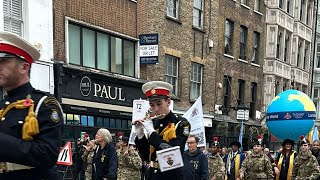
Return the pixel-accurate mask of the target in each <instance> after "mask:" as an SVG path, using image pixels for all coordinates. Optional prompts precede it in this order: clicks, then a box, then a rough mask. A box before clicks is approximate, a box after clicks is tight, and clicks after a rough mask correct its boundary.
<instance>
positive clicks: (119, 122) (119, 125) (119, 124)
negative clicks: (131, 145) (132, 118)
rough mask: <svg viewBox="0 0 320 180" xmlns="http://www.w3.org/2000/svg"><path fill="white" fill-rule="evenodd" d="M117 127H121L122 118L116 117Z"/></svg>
mask: <svg viewBox="0 0 320 180" xmlns="http://www.w3.org/2000/svg"><path fill="white" fill-rule="evenodd" d="M116 128H118V129H120V128H121V119H116Z"/></svg>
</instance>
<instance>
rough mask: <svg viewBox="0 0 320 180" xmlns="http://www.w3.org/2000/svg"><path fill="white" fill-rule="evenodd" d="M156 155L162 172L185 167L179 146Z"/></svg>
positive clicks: (158, 152)
mask: <svg viewBox="0 0 320 180" xmlns="http://www.w3.org/2000/svg"><path fill="white" fill-rule="evenodd" d="M156 153H157V159H158V162H159V166H160V171H161V172H164V171H169V170H172V169H177V168H180V167H183V160H182V156H181V152H180V147H179V146H175V147H171V148H167V149H164V150H160V151H157V152H156Z"/></svg>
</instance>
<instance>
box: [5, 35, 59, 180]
mask: <svg viewBox="0 0 320 180" xmlns="http://www.w3.org/2000/svg"><path fill="white" fill-rule="evenodd" d="M39 57H40V53H39V51H38V50H37V49H36V48H35V47H34V46H33V45H31V44H30V43H28V42H27V41H26V40H24V39H23V38H21V37H20V36H17V35H15V34H13V33H9V32H0V87H2V88H4V90H5V91H6V92H7V96H6V97H5V98H4V99H3V100H2V101H0V120H1V121H0V144H2V146H3V148H1V151H0V179H1V180H6V179H10V180H15V179H30V180H31V179H32V180H38V179H48V178H49V177H48V176H49V175H50V176H51V177H53V176H56V175H53V174H56V173H57V172H56V170H55V169H56V168H55V167H54V166H55V164H56V162H57V159H58V154H59V150H60V139H61V138H60V136H61V123H62V122H63V115H62V114H63V113H62V109H61V106H60V104H59V102H58V101H57V100H56V99H55V98H54V97H53V96H52V95H50V94H47V93H44V92H42V91H39V90H35V89H34V88H33V87H32V85H31V84H30V73H31V66H32V63H33V62H34V61H36V60H38V59H39Z"/></svg>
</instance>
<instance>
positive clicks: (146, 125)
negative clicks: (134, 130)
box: [142, 120, 156, 136]
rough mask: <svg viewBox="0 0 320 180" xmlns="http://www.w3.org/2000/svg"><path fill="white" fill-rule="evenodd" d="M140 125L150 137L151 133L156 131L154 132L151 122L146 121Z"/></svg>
mask: <svg viewBox="0 0 320 180" xmlns="http://www.w3.org/2000/svg"><path fill="white" fill-rule="evenodd" d="M142 124H143V126H144V129H145V130H146V131H147V133H148V135H149V136H150V135H151V133H153V132H154V131H156V130H154V127H153V121H152V120H146V121H144V122H143V123H142Z"/></svg>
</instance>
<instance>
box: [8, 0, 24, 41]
mask: <svg viewBox="0 0 320 180" xmlns="http://www.w3.org/2000/svg"><path fill="white" fill-rule="evenodd" d="M14 2H18V3H19V6H20V7H19V8H20V10H19V9H17V8H16V7H17V6H14V4H12V0H3V27H4V31H8V32H12V33H14V34H17V35H19V36H21V37H23V36H24V33H23V25H24V21H23V1H22V0H16V1H14ZM16 5H17V4H16ZM8 6H10V9H11V10H10V9H9V10H8V11H6V8H9V7H8ZM17 12H18V14H17ZM6 22H7V23H8V24H7V23H6ZM13 22H15V23H16V25H18V24H20V28H19V30H18V28H16V29H17V30H14V29H13ZM19 31H20V32H19Z"/></svg>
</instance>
